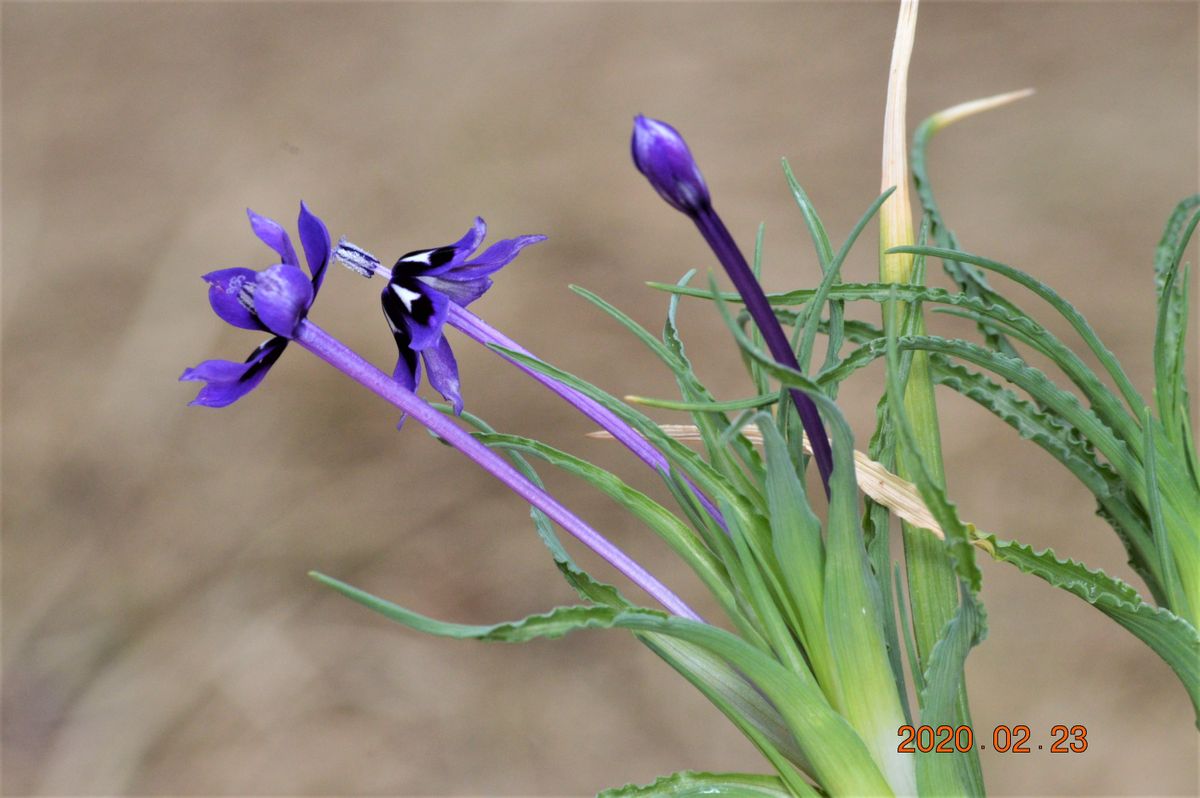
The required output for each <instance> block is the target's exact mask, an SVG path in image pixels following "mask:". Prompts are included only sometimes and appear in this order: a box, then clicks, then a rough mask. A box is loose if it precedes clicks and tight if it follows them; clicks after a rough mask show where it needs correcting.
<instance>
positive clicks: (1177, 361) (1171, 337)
mask: <svg viewBox="0 0 1200 798" xmlns="http://www.w3.org/2000/svg"><path fill="white" fill-rule="evenodd" d="M1196 203H1200V194H1198V195H1196V196H1194V197H1190V198H1189V199H1188V200H1184V202H1182V203H1180V204H1179V206H1177V207H1176V209H1175V213H1174V214H1172V216H1171V219H1170V221H1168V223H1167V229H1166V231H1165V232H1164V233H1163V240H1162V241H1161V242H1160V243H1159V246H1158V252H1157V257H1156V258H1155V264H1154V267H1155V268H1154V272H1155V274H1154V277H1155V284H1156V288H1157V290H1158V317H1157V319H1156V322H1155V331H1154V393H1155V398H1156V400H1157V403H1158V413H1159V417H1160V418H1161V419H1162V422H1163V425H1164V426H1165V428H1166V431H1167V433H1168V435H1170V436H1171V437H1172V438H1176V439H1178V438H1179V433H1180V431H1181V429H1180V428H1181V426H1182V424H1181V422H1182V420H1183V418H1185V417H1186V416H1187V415H1188V414H1189V412H1190V409H1191V408H1190V407H1189V406H1188V400H1187V374H1186V371H1187V363H1186V360H1185V353H1186V351H1187V344H1186V340H1187V324H1188V300H1189V294H1188V290H1187V283H1188V280H1187V270H1186V269H1185V270H1184V272H1183V279H1182V280H1181V279H1180V264H1181V262H1182V261H1183V254H1184V252H1185V251H1186V249H1187V246H1188V242H1189V241H1190V239H1191V237H1192V234H1193V233H1194V232H1195V230H1196V224H1197V222H1200V213H1196V214H1194V215H1193V216H1192V218H1191V221H1190V222H1189V223H1188V225H1187V227H1186V228H1184V227H1182V221H1183V215H1182V213H1181V212H1184V213H1185V212H1186V211H1187V210H1190V209H1191V206H1192V205H1194V204H1196ZM1182 440H1183V445H1185V446H1190V445H1191V441H1190V440H1189V439H1188V438H1183V439H1182Z"/></svg>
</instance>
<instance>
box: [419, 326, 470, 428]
mask: <svg viewBox="0 0 1200 798" xmlns="http://www.w3.org/2000/svg"><path fill="white" fill-rule="evenodd" d="M421 354H422V355H424V356H425V368H426V369H427V370H428V371H429V384H430V385H432V386H433V387H434V389H435V390H436V391H437V392H438V393H440V394H441V395H442V396H443V397H444V398H445V400H446V401H447V402H449V403H450V404H452V405H454V412H455V414H459V413H462V410H463V400H462V393H461V391H460V383H459V379H458V361H457V360H455V359H454V352H453V351H452V350H451V349H450V342H449V341H447V340H446V336H444V335H443V336H442V337H441V338H439V339H438V341H437V343H436V344H434V345H433V346H431V347H429V348H428V349H425V350H423V351H422V352H421Z"/></svg>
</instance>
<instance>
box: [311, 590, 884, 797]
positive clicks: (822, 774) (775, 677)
mask: <svg viewBox="0 0 1200 798" xmlns="http://www.w3.org/2000/svg"><path fill="white" fill-rule="evenodd" d="M312 576H313V578H314V579H316V580H317V581H319V582H321V583H322V584H325V585H327V586H329V587H331V588H333V589H334V590H337V591H338V592H339V593H341V594H342V595H344V596H346V597H347V598H350V599H352V600H354V601H357V602H358V603H360V604H362V605H363V606H365V607H367V608H369V609H372V610H374V611H376V612H378V613H380V614H382V615H383V616H385V617H387V618H390V619H391V620H394V621H396V622H398V623H401V624H403V625H405V626H408V627H409V628H411V629H416V630H417V631H422V632H426V633H428V634H434V635H438V636H440V637H449V638H454V639H459V640H467V639H470V640H485V641H491V642H506V643H520V642H526V641H529V640H535V639H538V638H543V637H549V638H555V637H561V636H562V635H564V634H567V633H568V632H571V631H575V630H579V629H627V630H630V631H635V632H653V633H657V634H663V635H667V636H669V637H674V638H678V639H680V640H684V641H686V642H689V643H693V644H695V645H698V646H701V647H703V648H705V649H706V650H708V651H710V652H711V653H713V654H716V655H717V656H719V657H722V658H723V659H726V660H728V661H729V663H730V664H731V665H733V666H734V667H736V668H738V669H739V670H740V671H742V672H743V673H744V674H746V676H747V677H748V678H749V679H751V680H752V681H753V682H754V683H755V684H756V685H757V686H758V687H759V689H760V690H762V692H763V693H764V694H765V695H766V696H767V698H768V699H770V700H771V701H772V703H774V704H775V705H776V707H778V709H779V711H780V713H781V714H782V715H783V717H784V718H785V720H786V721H787V723H788V726H789V727H790V728H791V729H792V732H793V733H794V734H795V736H796V739H797V740H798V742H799V743H800V747H801V750H802V751H803V752H804V753H805V755H806V756H807V757H808V759H809V761H810V762H811V764H812V768H813V775H814V776H815V777H816V778H817V780H818V783H819V784H821V785H822V786H823V787H824V788H825V789H826V790H828V791H829V792H830V793H833V794H845V795H888V794H890V791H889V789H888V785H887V782H886V781H885V780H884V779H883V776H882V775H881V774H880V773H879V771H878V769H877V768H876V767H875V764H874V762H872V761H871V757H870V754H868V753H867V750H866V748H865V747H864V746H863V743H862V740H860V739H859V738H858V736H857V735H856V734H855V733H854V731H853V729H851V728H850V726H849V725H848V724H847V723H846V721H845V720H844V719H843V718H842V717H841V716H840V715H838V714H837V713H836V712H834V711H833V709H832V708H831V707H830V706H829V703H828V702H827V701H826V700H825V697H824V696H823V695H822V694H821V692H820V690H818V689H816V687H815V685H813V686H808V685H806V684H805V683H804V682H803V681H801V680H800V679H798V678H797V677H796V676H795V675H794V674H792V673H791V672H789V671H788V670H787V669H786V668H784V667H783V666H782V665H780V664H779V663H778V662H776V661H775V660H774V659H772V658H771V657H770V656H768V655H767V654H765V653H763V652H762V651H760V650H758V649H756V648H754V647H753V646H751V645H749V644H748V643H746V641H744V640H742V639H741V638H739V637H737V636H736V635H733V634H731V633H730V632H727V631H725V630H724V629H719V628H717V627H715V626H709V625H708V624H703V623H697V622H695V621H689V620H685V619H682V618H678V617H672V616H668V615H666V614H664V613H660V612H655V611H653V610H644V609H636V610H620V609H615V608H612V607H588V606H575V607H558V608H555V609H554V610H551V611H550V612H547V613H542V614H540V615H530V616H528V617H526V618H522V619H521V620H519V621H513V622H507V623H498V624H492V625H487V626H482V625H470V624H456V623H447V622H444V621H438V620H436V619H433V618H429V617H427V616H424V615H421V614H419V613H416V612H413V611H412V610H408V609H405V608H404V607H400V606H398V605H396V604H393V603H392V602H390V601H386V600H384V599H381V598H378V597H377V596H373V595H371V594H370V593H367V592H365V591H363V590H359V589H358V588H355V587H353V586H351V585H348V584H346V583H345V582H341V581H339V580H337V579H333V578H331V577H328V576H325V575H323V574H319V573H313V574H312Z"/></svg>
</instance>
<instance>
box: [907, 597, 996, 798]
mask: <svg viewBox="0 0 1200 798" xmlns="http://www.w3.org/2000/svg"><path fill="white" fill-rule="evenodd" d="M959 585H960V590H959V605H958V610H957V611H956V612H955V614H954V617H953V618H951V619H950V621H949V623H947V624H946V628H945V629H944V630H943V631H942V634H941V635H940V636H939V638H938V642H937V643H936V644H935V645H934V647H933V651H931V652H930V654H929V657H928V658H927V659H928V665H927V666H926V668H925V676H924V682H925V689H924V690H922V691H921V698H920V701H921V725H922V726H932V727H933V728H935V729H936V728H938V727H939V726H955V725H956V721H957V719H958V717H959V716H958V708H957V706H956V703H957V701H958V695H959V690H960V689H961V688H962V686H963V666H964V664H965V663H966V660H967V654H969V653H970V651H971V649H972V648H973V647H975V646H976V645H978V644H979V642H980V641H982V640H983V637H984V634H985V632H986V624H985V622H984V617H985V616H984V611H983V605H982V604H980V603H979V601H978V600H977V599H976V598H975V596H974V594H973V593H971V591H969V590H967V589H965V583H963V582H960V583H959ZM917 784H918V785H919V786H920V790H921V794H922V795H962V794H964V792H965V793H966V794H969V795H983V794H984V788H983V781H982V778H981V774H980V773H979V764H978V760H977V759H976V758H975V752H974V750H972V751H971V752H960V751H954V752H951V753H940V752H937V751H928V752H925V751H918V752H917ZM964 786H965V787H966V788H967V789H966V790H964Z"/></svg>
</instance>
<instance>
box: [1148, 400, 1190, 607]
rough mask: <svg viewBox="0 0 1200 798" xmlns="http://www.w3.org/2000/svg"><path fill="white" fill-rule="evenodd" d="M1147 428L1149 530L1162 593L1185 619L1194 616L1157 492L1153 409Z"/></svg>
mask: <svg viewBox="0 0 1200 798" xmlns="http://www.w3.org/2000/svg"><path fill="white" fill-rule="evenodd" d="M1143 418H1144V419H1145V422H1144V423H1145V427H1146V497H1147V499H1148V503H1147V505H1146V509H1147V511H1148V514H1149V516H1150V530H1151V532H1152V533H1153V535H1154V548H1155V549H1157V550H1158V571H1159V573H1161V574H1162V583H1163V592H1164V593H1166V595H1167V605H1168V606H1169V607H1170V608H1171V609H1172V610H1173V611H1174V612H1175V613H1176V614H1177V615H1181V616H1183V617H1184V618H1192V617H1194V616H1193V615H1192V614H1191V612H1189V610H1188V597H1187V594H1186V593H1185V592H1184V589H1183V585H1182V583H1181V582H1180V579H1179V569H1178V568H1177V566H1176V563H1175V555H1174V554H1173V553H1172V543H1171V536H1170V534H1169V533H1168V532H1167V525H1166V522H1165V521H1164V520H1163V513H1162V500H1161V498H1160V497H1159V495H1158V456H1157V454H1156V452H1155V445H1154V433H1155V431H1156V429H1155V425H1154V419H1153V417H1151V415H1150V408H1148V407H1147V408H1146V410H1145V413H1144V415H1143Z"/></svg>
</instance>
